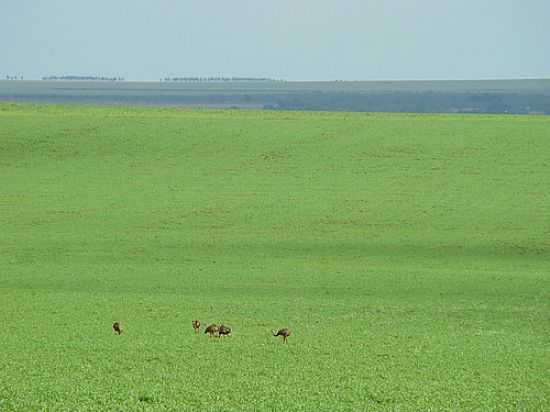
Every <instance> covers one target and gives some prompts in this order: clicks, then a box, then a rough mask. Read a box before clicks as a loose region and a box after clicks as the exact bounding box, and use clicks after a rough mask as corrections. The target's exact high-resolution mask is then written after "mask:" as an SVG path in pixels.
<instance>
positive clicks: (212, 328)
mask: <svg viewBox="0 0 550 412" xmlns="http://www.w3.org/2000/svg"><path fill="white" fill-rule="evenodd" d="M191 325H192V326H193V329H194V330H195V333H199V332H200V330H201V322H200V321H199V320H194V321H192V322H191ZM113 330H114V331H115V333H117V334H119V335H120V334H121V333H122V324H121V323H120V322H115V323H113ZM204 333H208V334H209V335H210V337H213V336H216V335H217V336H218V338H221V337H222V336H231V328H230V327H229V326H226V325H218V324H217V323H212V324H210V325H208V326H207V327H206V329H204ZM272 333H273V336H282V337H283V343H286V341H287V339H288V337H289V336H290V335H291V334H292V331H291V330H290V329H288V328H283V329H279V330H278V331H275V330H273V331H272Z"/></svg>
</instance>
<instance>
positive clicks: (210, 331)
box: [204, 323, 220, 337]
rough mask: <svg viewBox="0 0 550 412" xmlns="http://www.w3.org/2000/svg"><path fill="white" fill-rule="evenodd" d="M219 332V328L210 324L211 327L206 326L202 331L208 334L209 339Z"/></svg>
mask: <svg viewBox="0 0 550 412" xmlns="http://www.w3.org/2000/svg"><path fill="white" fill-rule="evenodd" d="M219 330H220V327H219V326H218V325H216V324H215V323H212V324H211V325H208V326H207V327H206V329H205V330H204V333H208V334H209V335H210V337H212V336H214V335H215V334H216V333H218V331H219Z"/></svg>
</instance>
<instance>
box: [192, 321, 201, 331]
mask: <svg viewBox="0 0 550 412" xmlns="http://www.w3.org/2000/svg"><path fill="white" fill-rule="evenodd" d="M191 324H192V325H193V329H194V330H195V333H199V331H200V328H201V323H200V321H198V320H194V321H193V322H191Z"/></svg>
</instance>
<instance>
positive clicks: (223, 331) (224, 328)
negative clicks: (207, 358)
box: [218, 325, 231, 337]
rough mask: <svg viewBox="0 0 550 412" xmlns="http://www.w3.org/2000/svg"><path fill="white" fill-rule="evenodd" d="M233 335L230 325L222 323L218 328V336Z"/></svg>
mask: <svg viewBox="0 0 550 412" xmlns="http://www.w3.org/2000/svg"><path fill="white" fill-rule="evenodd" d="M229 335H231V328H230V327H229V326H225V325H220V328H219V329H218V337H220V336H229Z"/></svg>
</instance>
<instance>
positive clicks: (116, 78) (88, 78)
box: [42, 75, 124, 82]
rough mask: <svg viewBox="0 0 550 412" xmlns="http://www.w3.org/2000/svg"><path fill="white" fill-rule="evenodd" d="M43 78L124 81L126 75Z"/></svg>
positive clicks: (45, 77) (47, 77)
mask: <svg viewBox="0 0 550 412" xmlns="http://www.w3.org/2000/svg"><path fill="white" fill-rule="evenodd" d="M42 80H93V81H104V82H122V81H124V77H107V76H74V75H68V76H43V77H42Z"/></svg>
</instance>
